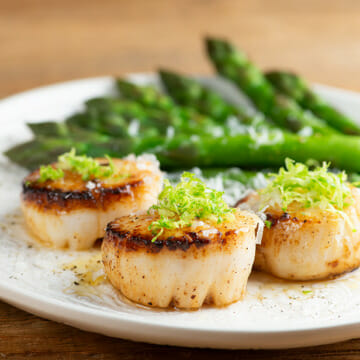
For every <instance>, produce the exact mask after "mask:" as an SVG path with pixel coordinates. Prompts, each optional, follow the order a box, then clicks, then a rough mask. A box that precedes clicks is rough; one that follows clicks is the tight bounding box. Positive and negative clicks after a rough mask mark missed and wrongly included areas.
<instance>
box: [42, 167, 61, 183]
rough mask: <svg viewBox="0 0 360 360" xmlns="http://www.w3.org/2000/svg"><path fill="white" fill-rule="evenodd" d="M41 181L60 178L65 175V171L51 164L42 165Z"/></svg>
mask: <svg viewBox="0 0 360 360" xmlns="http://www.w3.org/2000/svg"><path fill="white" fill-rule="evenodd" d="M39 175H40V177H39V179H38V181H39V182H45V181H47V180H58V179H61V178H62V177H64V172H63V170H62V169H58V168H55V167H53V166H51V165H47V166H44V165H43V166H40V169H39Z"/></svg>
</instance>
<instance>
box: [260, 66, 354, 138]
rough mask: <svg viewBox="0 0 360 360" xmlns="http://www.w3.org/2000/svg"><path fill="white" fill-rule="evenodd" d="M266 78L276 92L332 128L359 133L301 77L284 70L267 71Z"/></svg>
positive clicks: (351, 121) (348, 132)
mask: <svg viewBox="0 0 360 360" xmlns="http://www.w3.org/2000/svg"><path fill="white" fill-rule="evenodd" d="M266 78H267V80H268V81H269V82H270V83H271V84H272V85H273V86H274V87H275V88H276V90H277V91H278V92H280V93H282V94H284V95H286V96H288V97H290V98H292V99H294V100H295V101H296V102H297V103H298V104H299V105H300V106H301V107H302V108H303V109H308V110H310V111H312V112H313V113H314V114H315V115H316V116H318V117H319V118H321V119H323V120H325V121H326V122H327V123H328V124H329V125H330V126H332V127H333V128H335V129H337V130H339V131H341V132H342V133H344V134H357V135H359V134H360V126H359V125H358V124H356V123H355V122H354V121H353V120H351V119H350V118H349V117H347V116H346V115H344V114H342V113H341V112H340V111H338V110H337V109H335V108H334V107H333V106H332V105H330V104H328V103H327V102H326V101H324V100H323V99H322V98H321V97H320V96H318V95H317V94H315V93H314V92H313V91H312V90H311V88H310V87H309V85H308V84H307V83H306V81H305V80H304V79H303V78H301V77H299V76H297V75H296V74H293V73H289V72H284V71H271V72H268V73H266Z"/></svg>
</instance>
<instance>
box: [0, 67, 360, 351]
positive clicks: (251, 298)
mask: <svg viewBox="0 0 360 360" xmlns="http://www.w3.org/2000/svg"><path fill="white" fill-rule="evenodd" d="M133 79H135V80H136V81H138V82H140V83H154V82H156V79H155V78H154V77H153V76H151V75H144V74H142V75H141V74H140V75H136V76H134V77H133ZM203 81H205V82H207V83H208V84H209V85H211V86H213V87H215V88H218V89H219V90H220V91H221V92H222V93H223V94H224V95H225V96H226V97H228V98H229V99H230V100H233V101H241V102H243V101H244V99H242V98H241V96H240V95H239V94H238V93H237V91H236V90H235V89H234V88H233V87H232V86H229V85H227V84H225V83H224V82H223V81H220V80H218V79H205V80H203ZM316 90H317V91H318V92H319V93H321V95H323V96H324V97H325V98H326V99H328V100H329V101H331V102H332V103H334V104H335V105H337V106H338V107H339V108H341V109H342V110H344V111H345V112H347V113H349V115H352V116H353V117H354V118H357V120H359V121H360V95H359V94H356V93H351V92H348V91H344V90H339V89H334V88H329V87H324V86H316ZM113 91H114V89H113V83H112V80H111V79H110V78H96V79H85V80H80V81H73V82H68V83H64V84H58V85H53V86H49V87H45V88H41V89H36V90H32V91H28V92H25V93H22V94H19V95H16V96H12V97H9V98H7V99H4V100H2V101H0V119H1V124H2V128H1V134H0V150H1V151H3V150H4V149H6V148H8V147H9V146H10V145H12V144H14V143H17V142H20V141H23V140H25V139H28V138H29V137H30V134H29V132H28V130H27V129H26V127H25V122H28V121H44V120H53V119H55V120H61V119H63V118H64V116H66V115H69V114H71V113H73V112H74V111H76V110H78V109H80V108H81V106H82V103H83V101H84V100H86V99H88V98H90V97H93V96H98V95H104V94H110V93H112V92H113ZM24 175H25V171H24V170H23V169H20V168H18V167H16V166H15V165H13V164H10V163H8V162H7V160H6V159H5V158H4V157H0V199H1V202H0V298H1V299H2V300H4V301H6V302H9V303H11V304H13V305H15V306H17V307H19V308H22V309H24V310H26V311H29V312H31V313H34V314H36V315H39V316H42V317H45V318H48V319H51V320H55V321H59V322H63V323H66V324H69V325H72V326H75V327H78V328H80V329H84V330H88V331H94V332H98V333H102V334H106V335H110V336H114V337H121V338H125V339H131V340H137V341H146V342H151V343H158V344H169V345H180V346H192V347H195V346H196V347H212V348H234V349H235V348H238V349H240V348H264V349H265V348H266V349H270V348H284V347H297V346H306V345H317V344H325V343H331V342H335V341H341V340H345V339H350V338H354V337H359V336H360V286H359V285H360V272H359V271H355V272H353V273H351V274H347V275H345V276H343V277H341V278H338V279H336V280H332V281H325V282H317V283H316V282H314V283H309V282H308V283H289V282H285V281H280V280H276V279H274V278H272V277H269V276H266V275H262V274H258V273H254V274H252V275H251V278H250V281H249V286H248V293H247V295H246V297H245V299H244V301H241V302H238V303H236V304H233V305H231V306H229V307H226V308H222V309H216V308H211V307H209V308H203V309H201V310H199V311H191V312H186V311H165V310H164V311H161V310H150V309H147V308H144V307H139V306H135V305H133V304H130V303H129V302H127V301H126V300H125V299H123V298H122V297H121V295H119V294H118V293H117V292H116V291H114V290H113V289H112V287H111V286H110V285H109V284H108V283H106V282H102V283H100V285H99V286H97V287H95V288H93V290H92V288H90V287H89V288H87V287H86V288H84V287H80V288H79V287H77V286H75V285H74V281H76V275H75V274H74V273H73V272H72V271H71V270H66V269H65V270H64V264H69V263H74V262H75V263H78V264H80V263H82V260H79V258H86V257H87V258H90V257H93V256H97V255H96V254H97V252H98V251H96V250H93V251H91V252H78V253H76V252H73V253H69V252H65V251H54V250H50V249H46V248H42V247H40V246H38V245H36V244H35V243H33V240H32V239H31V238H30V237H29V235H28V234H27V232H26V230H25V228H24V225H23V222H22V217H21V214H20V210H19V193H20V183H21V179H22V177H23V176H24ZM29 244H32V245H29ZM99 273H101V270H99Z"/></svg>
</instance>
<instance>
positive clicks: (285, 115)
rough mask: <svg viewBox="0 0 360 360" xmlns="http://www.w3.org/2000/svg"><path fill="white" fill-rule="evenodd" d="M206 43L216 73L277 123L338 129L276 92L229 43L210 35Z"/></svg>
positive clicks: (328, 130)
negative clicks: (229, 81)
mask: <svg viewBox="0 0 360 360" xmlns="http://www.w3.org/2000/svg"><path fill="white" fill-rule="evenodd" d="M206 45H207V52H208V55H209V56H210V59H211V60H212V62H213V63H214V65H215V67H216V69H217V71H218V73H219V74H221V75H223V76H224V77H226V78H228V79H229V80H231V81H233V82H234V83H235V84H236V85H237V86H238V87H239V88H240V89H241V90H243V91H244V93H245V94H246V95H247V96H248V97H249V98H250V99H251V100H252V102H253V103H254V105H255V106H256V107H257V108H258V109H259V110H260V111H262V112H263V113H264V114H265V115H266V116H268V117H269V118H271V119H272V120H273V121H274V122H275V123H276V124H277V125H278V126H280V127H283V128H288V129H290V130H292V131H295V132H297V131H299V130H301V129H303V128H306V127H310V128H311V129H312V130H313V132H314V133H319V134H326V135H327V134H333V133H336V132H337V131H336V130H334V129H332V128H330V127H329V126H328V125H327V124H326V123H325V122H324V121H323V120H321V119H319V118H317V117H315V116H314V115H312V114H311V113H309V112H305V111H303V110H302V109H301V107H300V106H298V104H297V103H296V102H295V101H293V100H292V99H290V98H288V97H287V96H284V95H281V94H277V93H276V91H275V90H274V88H273V87H272V86H271V84H270V83H269V81H268V80H267V79H266V78H265V76H264V75H263V74H262V72H261V71H260V70H259V69H258V68H257V67H256V66H255V65H254V64H253V63H252V62H250V61H249V59H248V58H247V56H246V55H245V54H244V53H243V52H242V51H240V50H237V49H236V48H235V47H233V46H232V45H231V44H230V43H228V42H226V41H223V40H220V39H212V38H209V39H207V41H206Z"/></svg>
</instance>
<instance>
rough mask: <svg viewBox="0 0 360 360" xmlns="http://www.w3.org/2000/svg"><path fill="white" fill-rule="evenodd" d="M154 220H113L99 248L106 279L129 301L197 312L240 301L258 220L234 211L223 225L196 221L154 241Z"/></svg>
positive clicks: (143, 216)
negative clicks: (152, 229) (196, 310)
mask: <svg viewBox="0 0 360 360" xmlns="http://www.w3.org/2000/svg"><path fill="white" fill-rule="evenodd" d="M158 219H159V218H158V217H157V216H156V215H154V214H152V215H151V214H150V215H140V216H137V215H133V216H124V217H121V218H119V219H117V220H115V221H112V222H111V223H110V224H109V225H108V226H107V230H106V235H105V237H104V240H103V243H102V258H103V263H104V267H105V272H106V274H107V277H108V279H109V280H110V282H111V283H112V284H113V285H114V287H115V288H117V289H119V290H120V291H121V292H122V293H123V294H124V295H125V296H126V297H127V298H129V299H130V300H132V301H134V302H136V303H139V304H143V305H148V306H156V307H161V308H165V307H168V306H175V307H178V308H186V309H196V308H199V307H201V306H202V304H204V303H206V304H214V305H216V306H224V305H228V304H230V303H233V302H235V301H237V300H239V299H241V298H242V297H243V295H244V293H245V289H246V284H247V280H248V277H249V274H250V271H251V268H252V264H253V261H254V255H255V241H256V229H257V226H258V224H259V222H260V219H259V218H258V217H257V216H256V215H254V214H252V213H248V212H245V211H240V210H237V211H236V212H235V213H234V216H233V217H231V220H226V221H223V222H221V223H217V222H209V221H200V220H197V221H194V222H193V223H192V225H190V226H187V227H182V228H178V229H165V230H164V231H163V232H162V233H161V235H160V236H158V237H157V239H156V240H155V241H154V234H153V232H152V231H150V230H149V226H150V227H151V224H152V223H153V222H154V221H156V220H158Z"/></svg>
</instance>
